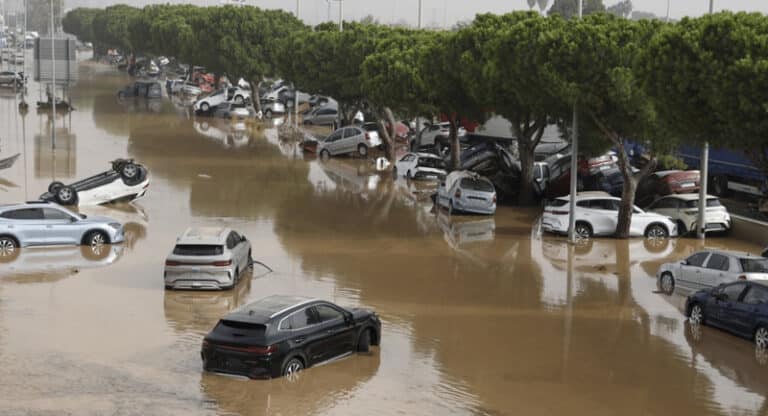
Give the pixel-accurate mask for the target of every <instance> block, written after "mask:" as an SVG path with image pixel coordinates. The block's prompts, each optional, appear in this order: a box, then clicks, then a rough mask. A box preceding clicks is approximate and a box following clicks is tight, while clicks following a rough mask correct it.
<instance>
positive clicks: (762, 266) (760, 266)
mask: <svg viewBox="0 0 768 416" xmlns="http://www.w3.org/2000/svg"><path fill="white" fill-rule="evenodd" d="M739 261H740V262H741V268H742V269H744V273H768V259H740V260H739Z"/></svg>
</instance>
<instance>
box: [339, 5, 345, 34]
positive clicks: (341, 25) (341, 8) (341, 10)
mask: <svg viewBox="0 0 768 416" xmlns="http://www.w3.org/2000/svg"><path fill="white" fill-rule="evenodd" d="M343 31H344V0H339V32H343Z"/></svg>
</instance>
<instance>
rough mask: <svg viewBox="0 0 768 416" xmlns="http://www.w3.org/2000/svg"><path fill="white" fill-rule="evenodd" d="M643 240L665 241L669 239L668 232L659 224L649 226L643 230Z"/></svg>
mask: <svg viewBox="0 0 768 416" xmlns="http://www.w3.org/2000/svg"><path fill="white" fill-rule="evenodd" d="M645 238H651V239H659V240H663V239H667V238H669V230H667V227H665V226H663V225H661V224H651V225H649V226H648V227H647V228H646V229H645Z"/></svg>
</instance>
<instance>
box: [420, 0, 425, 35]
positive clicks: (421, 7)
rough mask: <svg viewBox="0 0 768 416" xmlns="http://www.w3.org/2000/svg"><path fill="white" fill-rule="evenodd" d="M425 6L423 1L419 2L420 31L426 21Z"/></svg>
mask: <svg viewBox="0 0 768 416" xmlns="http://www.w3.org/2000/svg"><path fill="white" fill-rule="evenodd" d="M423 19H424V4H423V3H422V0H419V29H421V27H422V25H423V23H424V21H423Z"/></svg>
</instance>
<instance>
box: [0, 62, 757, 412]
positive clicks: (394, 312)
mask: <svg viewBox="0 0 768 416" xmlns="http://www.w3.org/2000/svg"><path fill="white" fill-rule="evenodd" d="M80 71H81V73H80V75H81V80H80V82H79V84H78V85H77V86H76V87H75V88H74V89H73V91H72V100H73V105H74V107H75V108H76V109H77V111H74V112H73V113H71V114H70V115H67V116H65V117H59V118H58V119H57V121H56V125H57V142H56V147H55V149H53V148H52V146H51V137H50V134H49V126H50V124H49V122H50V121H49V115H47V114H37V112H36V111H35V110H34V106H32V109H31V110H30V112H29V113H28V114H27V115H26V116H24V117H22V116H20V115H19V114H18V112H17V111H16V105H17V101H16V98H15V97H14V95H13V94H12V93H10V92H8V91H0V158H3V157H6V156H10V155H12V154H15V153H17V152H18V153H21V154H22V156H21V157H20V159H19V160H18V161H17V162H16V164H15V165H14V166H13V167H12V168H10V169H7V170H3V171H0V203H9V202H17V201H22V200H30V199H35V198H37V197H38V196H39V195H40V194H41V193H43V192H44V191H45V190H46V189H47V186H48V184H49V183H50V182H51V181H52V180H54V179H55V180H61V181H64V182H68V181H74V180H75V179H77V178H82V177H85V176H89V175H92V174H95V173H97V172H100V171H103V170H105V169H107V168H108V167H109V166H108V161H110V160H112V159H114V158H118V157H132V158H135V159H137V160H138V161H140V162H141V163H143V164H145V165H146V166H147V167H148V168H149V169H150V171H151V181H152V183H151V187H150V189H149V193H148V194H147V196H146V197H145V198H144V199H141V200H139V201H137V202H136V203H135V204H133V205H121V206H110V207H104V208H98V209H97V208H87V209H86V208H83V209H82V211H83V212H84V213H88V214H103V215H109V216H112V217H114V218H117V219H118V220H120V221H121V222H124V223H126V224H127V226H126V229H127V232H128V241H127V242H126V243H125V244H122V245H117V246H114V247H110V248H108V249H107V250H104V251H102V252H98V253H93V252H92V251H91V250H90V248H80V247H75V248H72V247H65V248H55V249H49V248H36V249H25V250H22V251H21V253H20V254H19V256H18V257H16V258H13V259H6V260H4V262H3V263H0V414H3V415H27V414H34V415H62V414H75V415H108V414H121V415H207V414H222V415H307V414H323V415H554V414H573V415H590V416H594V415H674V414H683V415H690V414H697V415H766V414H768V399H767V397H768V396H767V394H768V367H766V366H764V365H761V364H760V362H762V360H758V359H757V357H756V356H755V350H754V347H753V345H752V343H751V342H749V341H747V340H742V339H739V338H736V337H734V336H731V335H729V334H726V333H722V332H720V331H718V330H714V329H712V328H707V327H705V328H702V329H701V330H700V331H692V330H691V328H690V327H689V326H688V325H687V324H686V323H685V320H684V316H683V314H682V313H681V308H682V305H683V302H684V297H683V296H681V295H673V296H665V295H661V294H659V293H656V292H655V279H654V274H655V272H656V270H657V268H658V266H659V265H660V264H661V263H663V262H666V261H672V260H677V259H680V258H681V257H683V256H685V255H687V254H689V253H691V252H693V251H694V250H697V249H700V248H701V247H702V246H703V245H702V244H701V243H699V242H697V241H696V240H693V239H679V240H677V239H676V240H671V241H667V242H663V243H661V244H651V243H649V242H646V241H643V240H640V239H638V240H631V241H614V240H609V239H596V240H594V241H593V242H591V243H588V244H586V245H580V246H577V247H574V248H569V246H568V244H566V243H565V241H564V240H562V239H560V238H555V237H550V236H543V237H542V236H540V235H538V233H537V227H536V224H535V219H536V217H537V215H538V212H537V210H531V209H520V208H515V207H500V208H499V210H498V212H497V213H496V215H495V216H494V217H490V218H488V217H452V218H450V217H448V216H447V215H445V214H438V213H435V212H434V211H433V209H432V203H431V201H430V200H429V193H430V187H429V186H428V185H424V184H414V183H408V182H406V181H405V180H398V181H393V180H392V178H390V177H388V176H378V175H376V174H375V173H374V172H373V169H372V167H371V166H370V162H366V161H361V160H356V159H338V160H331V161H329V162H326V163H322V162H320V161H317V160H314V159H311V160H304V158H303V157H302V154H301V152H300V151H299V150H298V149H297V148H296V146H295V145H293V144H291V143H281V142H280V141H279V140H278V137H277V130H276V128H275V127H274V125H271V126H265V127H264V128H262V129H256V130H254V131H246V132H243V131H240V130H239V127H232V125H231V123H229V122H223V123H222V122H215V121H214V120H210V119H198V120H197V122H195V119H194V117H192V118H189V115H188V113H187V111H186V110H185V109H184V107H182V106H177V105H176V104H174V103H173V102H172V101H171V100H169V99H168V98H167V97H165V98H163V99H162V100H159V101H156V102H152V103H150V104H148V103H147V102H146V101H142V100H136V101H134V100H128V101H126V102H122V103H121V102H118V101H117V99H116V97H115V94H116V91H117V89H118V88H119V87H121V86H123V85H124V84H126V83H127V82H128V78H127V76H126V75H125V74H122V73H118V72H116V71H113V70H112V69H110V68H109V67H106V66H101V65H98V64H94V63H90V62H84V63H83V64H82V65H81V69H80ZM37 88H38V87H37V86H36V85H32V86H31V87H30V90H29V97H30V99H31V100H32V101H33V102H34V101H35V100H37V98H38V95H39V93H38V90H37ZM190 225H226V226H231V227H234V228H236V229H238V230H240V231H242V233H243V234H245V235H246V236H247V237H248V238H249V239H250V240H251V242H252V244H253V246H254V249H253V253H254V257H255V258H256V259H257V260H259V261H261V262H263V263H265V264H267V265H269V266H270V267H271V268H272V269H274V272H272V273H268V272H267V270H265V269H263V268H261V267H258V266H256V267H255V268H254V270H253V271H252V272H251V273H252V276H251V278H250V279H244V281H243V282H241V283H240V284H239V285H238V286H237V287H236V288H235V289H234V290H232V291H225V292H217V293H191V292H168V291H165V290H164V289H163V280H162V270H163V262H164V259H165V256H166V255H167V254H168V253H169V252H170V250H171V248H172V247H173V244H174V242H175V239H176V237H177V236H178V235H180V234H181V233H182V232H183V231H184V229H185V228H186V227H188V226H190ZM706 245H707V246H713V247H729V248H731V249H738V250H745V251H753V252H754V251H756V250H758V249H759V247H754V246H750V245H748V244H745V243H741V242H738V241H734V240H730V239H717V238H712V239H709V240H708V241H707V242H706ZM278 293H279V294H298V295H309V296H315V297H319V298H324V299H327V300H330V301H333V302H336V303H338V304H341V305H345V306H358V305H363V306H367V307H371V308H373V309H375V310H376V311H377V312H378V313H379V315H381V317H382V321H383V330H382V344H381V347H380V348H374V349H373V353H372V354H371V355H353V356H351V357H349V358H346V359H343V360H340V361H338V362H334V363H331V364H328V365H324V366H321V367H317V368H312V369H309V370H307V371H305V372H303V373H302V376H301V377H300V378H299V379H298V380H297V381H295V382H289V381H288V380H285V379H277V380H272V381H250V380H244V379H239V378H232V377H226V376H220V375H216V374H207V373H203V371H202V368H201V367H202V366H201V360H200V345H201V341H202V338H203V336H204V335H205V334H206V333H207V332H208V331H209V330H210V329H211V328H212V327H213V325H214V324H215V322H216V321H217V319H218V318H219V317H221V316H222V315H224V314H226V313H227V312H228V311H230V310H231V309H233V308H235V307H237V306H239V305H242V304H244V303H247V302H249V301H252V300H255V299H258V298H260V297H263V296H267V295H270V294H278Z"/></svg>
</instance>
